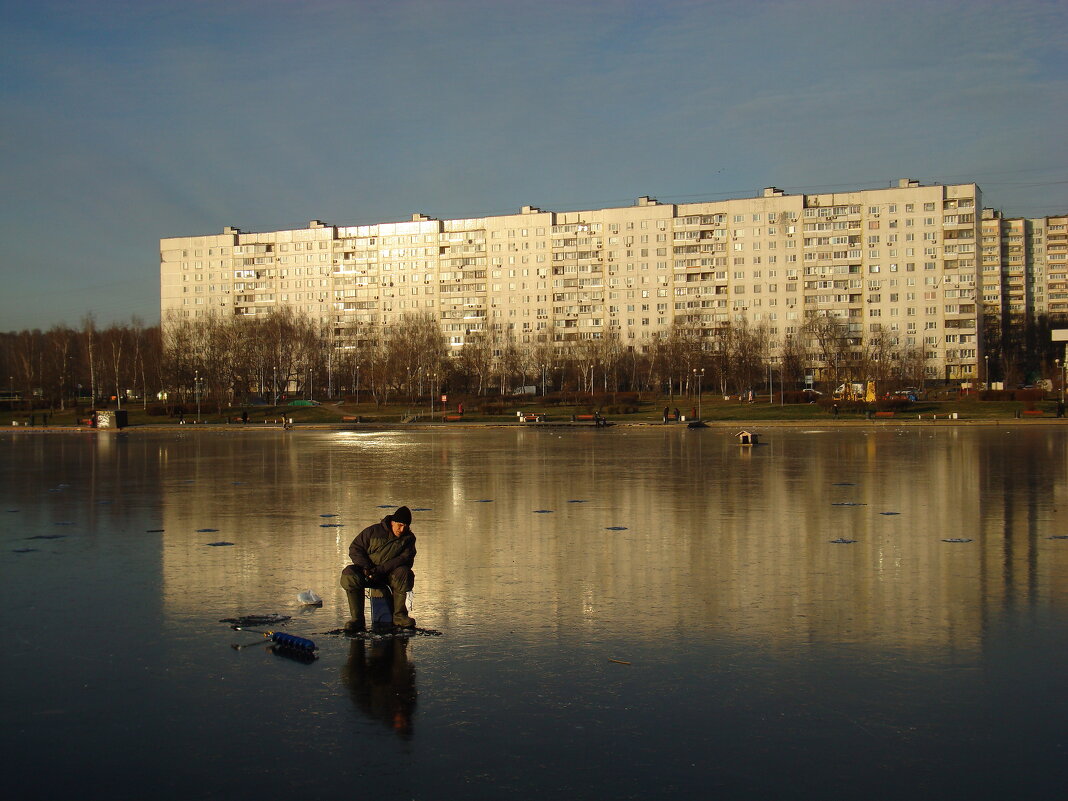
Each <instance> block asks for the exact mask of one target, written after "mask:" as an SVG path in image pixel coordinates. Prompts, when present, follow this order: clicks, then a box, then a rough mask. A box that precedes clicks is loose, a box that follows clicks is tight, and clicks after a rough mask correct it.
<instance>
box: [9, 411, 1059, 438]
mask: <svg viewBox="0 0 1068 801" xmlns="http://www.w3.org/2000/svg"><path fill="white" fill-rule="evenodd" d="M1065 424H1068V418H1056V417H1048V418H1011V419H1007V420H983V419H972V420H968V419H961V418H956V419H953V418H951V417H948V416H946V417H938V416H937V415H929V416H926V417H924V416H919V417H917V418H907V417H896V418H893V419H880V420H833V419H830V420H818V421H817V420H705V421H703V426H702V427H704V428H708V429H725V428H734V429H738V428H748V429H757V428H802V427H803V428H865V427H866V428H894V427H915V426H942V427H944V426H965V427H975V426H995V427H1004V426H1016V425H1024V426H1028V427H1030V426H1060V425H1065ZM472 428H479V429H484V428H510V429H595V430H605V429H610V428H663V429H675V430H680V431H686V430H694V429H690V428H689V424H688V423H685V422H683V423H663V422H660V421H651V420H642V421H637V420H635V421H626V420H611V419H610V420H608V425H605V426H598V425H595V424H593V423H589V422H585V421H583V422H574V423H572V422H569V421H563V420H561V421H559V422H553V421H548V422H542V423H533V422H531V423H520V422H514V421H499V422H498V421H479V422H475V421H471V422H450V423H437V422H413V423H295V424H293V426H292V427H290V428H285V427H284V426H283V425H281V424H277V423H268V424H263V423H248V424H244V423H238V424H226V423H200V424H197V423H189V424H185V425H180V424H178V423H170V424H160V425H132V426H125V427H123V428H93V427H91V426H65V425H48V426H44V425H38V426H28V425H21V426H10V427H9V428H7V429H0V430H6V431H8V432H9V433H17V434H105V435H106V434H119V433H123V434H129V433H137V432H142V431H143V432H153V433H154V432H160V431H180V432H183V433H187V432H196V433H228V432H229V433H237V432H248V431H279V432H286V433H292V432H300V431H365V432H373V431H448V430H453V429H472ZM697 430H699V429H697Z"/></svg>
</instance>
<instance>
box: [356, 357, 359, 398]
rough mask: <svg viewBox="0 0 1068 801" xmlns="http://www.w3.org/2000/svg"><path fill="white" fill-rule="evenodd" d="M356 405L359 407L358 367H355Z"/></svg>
mask: <svg viewBox="0 0 1068 801" xmlns="http://www.w3.org/2000/svg"><path fill="white" fill-rule="evenodd" d="M356 405H357V406H359V405H360V365H358V364H357V365H356Z"/></svg>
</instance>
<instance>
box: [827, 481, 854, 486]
mask: <svg viewBox="0 0 1068 801" xmlns="http://www.w3.org/2000/svg"><path fill="white" fill-rule="evenodd" d="M831 486H832V487H855V486H857V485H856V484H854V483H853V482H852V481H838V482H836V483H834V484H831Z"/></svg>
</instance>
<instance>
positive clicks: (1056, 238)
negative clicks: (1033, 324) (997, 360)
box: [980, 209, 1068, 325]
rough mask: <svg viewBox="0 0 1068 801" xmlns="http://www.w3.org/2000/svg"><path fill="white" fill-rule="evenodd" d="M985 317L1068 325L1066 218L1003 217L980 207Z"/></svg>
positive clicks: (1006, 322)
mask: <svg viewBox="0 0 1068 801" xmlns="http://www.w3.org/2000/svg"><path fill="white" fill-rule="evenodd" d="M980 235H981V242H980V247H981V257H980V258H981V265H982V274H983V294H982V302H983V305H984V313H985V314H987V315H994V316H996V318H997V319H999V320H1001V322H1002V324H1006V325H1008V324H1012V323H1013V322H1014V321H1020V320H1035V319H1036V318H1038V317H1042V316H1048V317H1049V318H1050V319H1051V320H1052V321H1054V322H1056V323H1062V324H1063V323H1066V322H1068V215H1059V216H1054V217H1033V218H1024V217H1011V218H1008V217H1004V216H1002V214H1001V213H1000V212H999V211H996V210H994V209H983V218H982V223H981V232H980Z"/></svg>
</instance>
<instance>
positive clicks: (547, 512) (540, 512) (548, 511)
mask: <svg viewBox="0 0 1068 801" xmlns="http://www.w3.org/2000/svg"><path fill="white" fill-rule="evenodd" d="M553 511H554V510H553V509H535V510H534V514H536V515H551V514H552V513H553Z"/></svg>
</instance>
